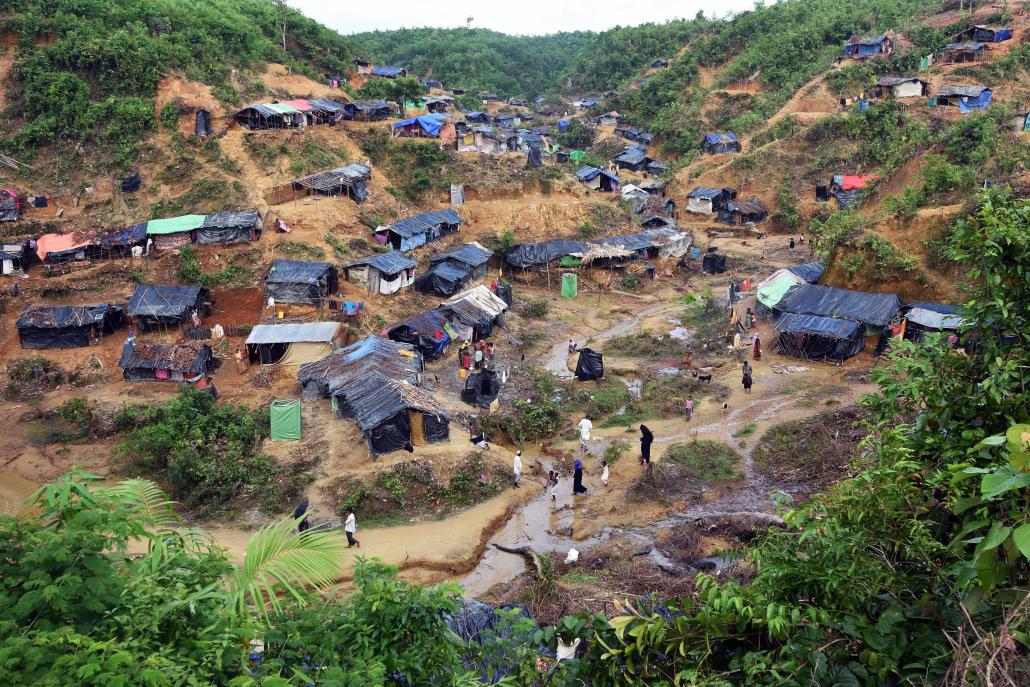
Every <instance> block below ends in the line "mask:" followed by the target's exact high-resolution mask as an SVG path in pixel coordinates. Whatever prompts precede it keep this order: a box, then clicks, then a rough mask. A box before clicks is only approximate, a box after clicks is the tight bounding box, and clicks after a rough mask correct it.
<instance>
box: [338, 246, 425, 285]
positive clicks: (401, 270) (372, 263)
mask: <svg viewBox="0 0 1030 687" xmlns="http://www.w3.org/2000/svg"><path fill="white" fill-rule="evenodd" d="M343 269H344V272H345V273H346V275H347V281H349V282H351V283H353V284H365V285H366V286H367V287H368V292H369V293H381V294H384V295H388V294H391V293H397V292H398V291H400V290H401V289H405V288H407V287H409V286H411V285H412V284H413V283H414V282H415V261H414V260H412V259H411V258H409V257H406V256H405V255H404V253H401V252H400V251H396V250H392V251H389V252H388V253H379V254H378V255H373V256H370V257H367V258H362V259H361V260H356V261H355V262H352V263H350V264H349V265H344V268H343Z"/></svg>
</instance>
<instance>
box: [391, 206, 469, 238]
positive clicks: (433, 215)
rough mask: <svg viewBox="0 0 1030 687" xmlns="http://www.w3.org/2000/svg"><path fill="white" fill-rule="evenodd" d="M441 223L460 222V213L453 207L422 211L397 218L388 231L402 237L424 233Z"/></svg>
mask: <svg viewBox="0 0 1030 687" xmlns="http://www.w3.org/2000/svg"><path fill="white" fill-rule="evenodd" d="M443 224H461V215H459V214H458V213H457V212H455V211H454V209H453V208H445V209H443V210H434V211H433V212H423V213H422V214H420V215H413V216H412V217H405V218H404V219H399V220H397V221H396V222H394V223H393V224H391V225H390V231H392V232H393V233H395V234H397V235H398V236H402V237H404V238H411V237H412V236H416V235H418V234H424V233H426V232H427V231H431V230H432V229H435V228H437V227H439V226H440V225H443Z"/></svg>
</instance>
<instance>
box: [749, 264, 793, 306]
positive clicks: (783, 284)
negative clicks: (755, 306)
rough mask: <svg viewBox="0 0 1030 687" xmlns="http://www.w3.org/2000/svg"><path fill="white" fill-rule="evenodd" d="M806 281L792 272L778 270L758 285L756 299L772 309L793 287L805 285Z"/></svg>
mask: <svg viewBox="0 0 1030 687" xmlns="http://www.w3.org/2000/svg"><path fill="white" fill-rule="evenodd" d="M804 283H805V280H804V279H803V278H801V277H799V276H798V275H797V274H795V273H793V272H791V271H790V270H776V271H775V272H773V273H772V274H770V275H769V276H768V277H766V278H765V279H763V280H762V281H761V282H759V284H758V289H757V290H756V291H755V297H756V298H757V299H758V302H759V303H761V304H762V305H764V306H765V307H767V308H772V307H773V306H775V305H776V304H777V303H779V302H780V299H781V298H783V295H784V294H785V293H787V292H788V291H790V289H791V287H793V286H797V285H798V284H804Z"/></svg>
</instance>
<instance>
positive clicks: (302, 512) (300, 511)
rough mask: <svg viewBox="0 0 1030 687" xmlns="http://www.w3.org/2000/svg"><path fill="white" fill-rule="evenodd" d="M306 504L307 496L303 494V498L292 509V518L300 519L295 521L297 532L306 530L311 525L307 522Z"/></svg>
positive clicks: (307, 502)
mask: <svg viewBox="0 0 1030 687" xmlns="http://www.w3.org/2000/svg"><path fill="white" fill-rule="evenodd" d="M308 504H309V501H308V498H307V497H306V496H305V497H304V500H303V501H301V502H300V503H299V504H297V507H296V508H295V509H294V510H293V519H294V520H298V519H300V522H298V523H297V532H301V533H303V532H306V531H307V530H308V529H309V528H310V527H311V523H309V522H308Z"/></svg>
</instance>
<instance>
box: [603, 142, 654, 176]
mask: <svg viewBox="0 0 1030 687" xmlns="http://www.w3.org/2000/svg"><path fill="white" fill-rule="evenodd" d="M612 162H613V163H615V166H616V167H618V168H619V169H629V170H632V171H634V172H639V171H640V170H642V169H644V168H645V167H647V165H648V164H649V163H650V162H652V160H651V158H649V157H648V156H647V150H646V148H644V147H643V146H639V145H635V146H629V147H628V148H626V149H625V150H623V151H622V152H621V153H619V154H618V155H616V156H615V157H613V158H612Z"/></svg>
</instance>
